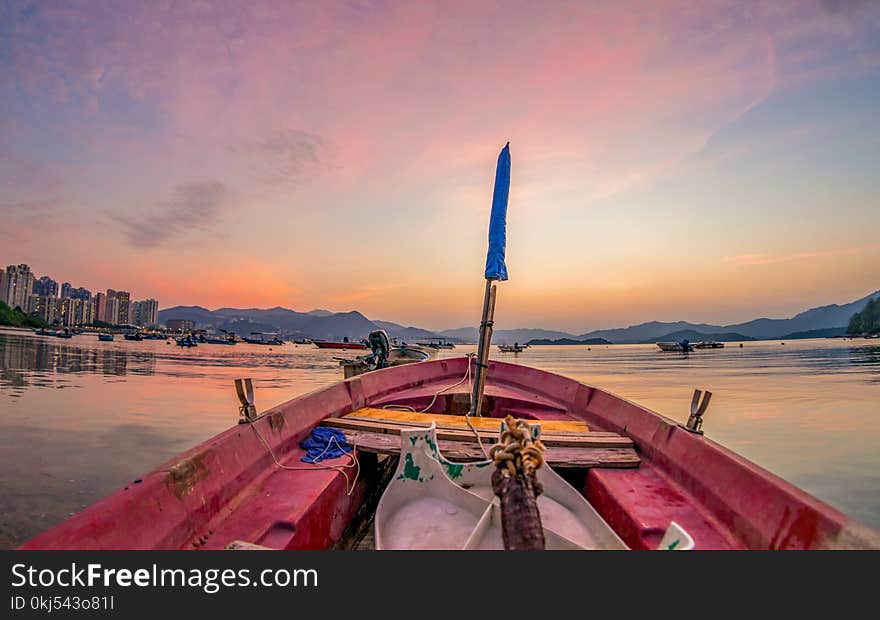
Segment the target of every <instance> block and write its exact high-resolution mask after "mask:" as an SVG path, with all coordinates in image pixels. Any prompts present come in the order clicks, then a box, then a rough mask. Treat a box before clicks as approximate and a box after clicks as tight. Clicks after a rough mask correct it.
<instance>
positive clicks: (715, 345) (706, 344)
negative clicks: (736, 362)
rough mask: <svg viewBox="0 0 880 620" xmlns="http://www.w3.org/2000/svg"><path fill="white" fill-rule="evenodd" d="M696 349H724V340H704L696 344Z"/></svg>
mask: <svg viewBox="0 0 880 620" xmlns="http://www.w3.org/2000/svg"><path fill="white" fill-rule="evenodd" d="M694 348H695V349H723V348H724V343H723V342H715V341H714V340H704V341H703V342H698V343H697V344H695V345H694Z"/></svg>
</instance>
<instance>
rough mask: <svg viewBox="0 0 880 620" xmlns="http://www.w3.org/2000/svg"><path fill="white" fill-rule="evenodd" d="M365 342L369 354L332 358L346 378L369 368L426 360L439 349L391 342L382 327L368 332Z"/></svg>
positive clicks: (437, 352) (434, 355)
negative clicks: (352, 357) (368, 348)
mask: <svg viewBox="0 0 880 620" xmlns="http://www.w3.org/2000/svg"><path fill="white" fill-rule="evenodd" d="M367 343H368V345H367V346H369V347H370V348H371V349H372V353H370V354H369V355H363V356H358V357H355V358H354V359H343V358H338V357H337V358H334V359H336V360H337V361H339V365H340V366H342V367H343V369H344V371H343V372H344V375H345V378H346V379H348V378H349V377H354V376H356V375H360V374H363V373H365V372H369V371H371V370H381V369H383V368H390V367H392V366H402V365H404V364H415V363H418V362H426V361H428V360H430V359H432V358H434V357H436V356H437V355H438V354H439V349H435V348H432V347H422V346H414V345H410V344H406V343H405V342H397V341H395V342H391V341H390V340H389V339H388V334H387V333H386V332H385V330H383V329H379V330H376V331H373V332H370V335H369V337H368V338H367Z"/></svg>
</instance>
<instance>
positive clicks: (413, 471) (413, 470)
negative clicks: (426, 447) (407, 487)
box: [397, 453, 422, 482]
mask: <svg viewBox="0 0 880 620" xmlns="http://www.w3.org/2000/svg"><path fill="white" fill-rule="evenodd" d="M421 471H422V468H421V467H419V466H418V465H416V464H415V463H413V457H412V454H409V453H407V455H406V462H405V463H404V465H403V473H402V474H401V475H400V476H398V477H397V479H398V480H401V479H402V478H409V479H410V480H415V481H416V482H421V480H420V479H419V474H420V473H421Z"/></svg>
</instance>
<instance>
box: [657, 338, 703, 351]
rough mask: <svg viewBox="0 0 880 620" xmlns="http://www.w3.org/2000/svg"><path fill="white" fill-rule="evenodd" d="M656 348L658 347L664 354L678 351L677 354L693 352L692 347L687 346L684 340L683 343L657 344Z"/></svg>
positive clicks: (690, 345)
mask: <svg viewBox="0 0 880 620" xmlns="http://www.w3.org/2000/svg"><path fill="white" fill-rule="evenodd" d="M657 346H658V347H660V350H661V351H666V352H675V351H678V352H679V353H685V352H687V351H693V350H694V345H692V344H689V343H688V342H687V341H686V340H685V341H684V342H658V343H657Z"/></svg>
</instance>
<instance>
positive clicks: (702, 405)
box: [679, 390, 712, 435]
mask: <svg viewBox="0 0 880 620" xmlns="http://www.w3.org/2000/svg"><path fill="white" fill-rule="evenodd" d="M700 396H703V399H702V401H701V400H700ZM710 400H712V392H710V391H709V390H706V393H705V395H703V392H701V391H700V390H694V397H693V398H692V399H691V415H690V417H689V418H688V421H687V424H679V426H681V427H682V428H683V429H685V430H686V431H690V432H691V433H696V434H697V435H702V434H703V414H704V413H706V409H707V408H708V407H709V401H710Z"/></svg>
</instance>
